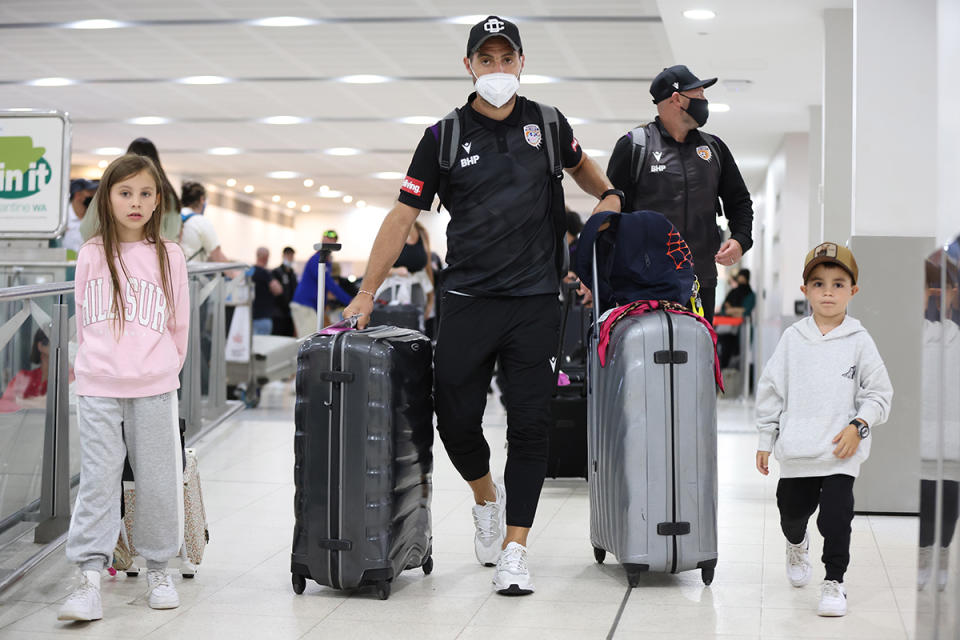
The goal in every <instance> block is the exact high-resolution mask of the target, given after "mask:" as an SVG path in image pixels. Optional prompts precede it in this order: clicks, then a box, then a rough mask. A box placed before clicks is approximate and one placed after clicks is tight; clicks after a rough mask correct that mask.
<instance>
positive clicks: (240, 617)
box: [0, 384, 917, 640]
mask: <svg viewBox="0 0 960 640" xmlns="http://www.w3.org/2000/svg"><path fill="white" fill-rule="evenodd" d="M749 413H750V410H749V407H746V406H744V405H740V404H739V403H736V402H729V403H723V404H722V406H721V411H720V423H721V424H720V427H721V432H722V433H721V436H720V440H719V442H720V444H719V446H720V451H719V461H720V490H719V494H720V522H719V535H720V549H719V557H720V563H719V565H718V567H717V570H716V579H715V581H714V582H713V584H712V586H710V587H704V585H703V584H702V582H701V581H700V576H699V573H698V572H689V573H685V574H680V575H645V576H643V578H642V580H641V583H640V586H639V587H638V588H637V589H635V590H632V591H630V592H629V594H628V590H627V587H626V580H625V577H624V574H623V571H622V569H620V568H619V567H618V566H617V565H616V564H615V563H610V562H609V561H608V564H605V565H597V564H596V563H594V562H593V554H592V551H591V545H590V541H589V525H588V521H589V518H588V502H587V491H586V485H585V484H584V483H582V482H578V481H549V482H548V483H547V486H546V487H545V488H544V491H543V499H542V500H541V503H540V508H539V511H538V513H537V521H536V526H535V528H534V530H533V532H532V535H531V540H530V549H531V553H530V557H529V561H530V565H531V568H532V571H533V572H534V578H535V582H536V586H537V592H536V594H535V595H533V596H531V597H527V598H504V597H500V596H497V595H493V594H492V592H491V586H490V580H491V578H492V570H491V569H489V568H483V567H481V566H479V565H478V564H477V563H476V561H475V559H474V557H473V551H472V540H471V538H472V521H471V518H470V504H471V500H470V496H469V494H468V492H467V490H466V488H465V486H464V484H463V483H462V481H461V480H460V479H459V476H458V475H457V474H456V472H455V471H454V470H453V468H452V466H451V465H450V463H449V461H448V460H447V458H446V456H445V455H444V453H443V448H442V446H441V445H439V444H438V446H437V448H436V450H435V453H436V470H435V473H434V486H435V490H436V491H435V494H434V501H433V518H434V552H435V553H434V559H435V569H434V572H433V574H432V575H430V576H424V575H423V574H422V573H421V572H420V571H418V570H417V571H409V572H405V573H403V574H402V575H401V576H400V577H399V578H398V579H397V580H396V581H395V584H394V587H393V594H392V595H391V597H390V599H389V600H387V601H380V600H378V599H377V597H376V596H375V595H374V594H373V593H372V592H359V593H343V592H337V591H334V590H331V589H327V588H324V587H320V586H317V585H315V584H313V583H311V584H309V585H308V586H307V590H306V592H305V593H304V594H303V595H300V596H297V595H294V593H293V591H292V590H291V586H290V571H289V561H290V542H291V532H292V527H293V514H292V507H291V505H292V501H293V483H292V475H293V474H292V466H293V447H292V442H293V425H292V398H291V395H290V387H289V385H286V386H285V385H281V384H274V385H270V387H268V388H267V389H266V390H265V395H264V398H263V401H262V404H261V407H260V408H259V409H257V410H253V411H246V412H244V413H241V414H239V415H238V416H237V417H235V418H233V419H232V420H231V421H230V423H229V424H228V425H226V426H224V427H221V428H220V429H219V430H217V431H215V432H214V433H212V434H210V435H209V436H207V437H205V438H204V439H203V440H202V441H201V442H200V443H198V445H197V449H198V453H199V456H200V464H201V466H200V469H201V475H202V479H203V492H204V499H205V502H206V507H207V515H208V520H209V525H210V536H211V541H210V545H209V546H208V547H207V551H206V555H205V557H204V562H203V565H202V566H201V569H200V573H199V574H198V575H197V577H196V578H195V579H194V580H181V579H180V578H179V577H177V578H175V580H176V582H177V586H178V589H179V591H180V597H181V601H182V605H181V606H180V608H179V609H176V610H172V611H153V610H151V609H149V608H148V607H147V605H146V603H145V602H144V601H143V599H139V600H136V601H134V600H135V599H136V598H138V597H139V596H141V595H142V593H143V590H144V589H145V580H144V579H143V578H139V579H131V578H127V577H124V576H123V575H121V576H118V577H116V578H110V577H105V578H104V580H103V599H104V616H105V617H104V619H103V620H101V621H99V622H96V623H91V624H66V623H61V622H58V621H57V620H56V612H57V608H58V606H59V605H58V603H59V602H60V601H61V600H62V599H63V598H64V597H65V596H66V595H67V594H68V593H69V592H70V590H71V589H72V586H73V582H72V580H73V579H72V575H73V571H72V569H71V567H70V566H69V565H68V564H67V562H66V560H65V558H64V556H63V553H62V551H61V552H58V553H57V554H55V555H54V556H53V557H52V558H51V559H49V560H48V561H46V562H45V563H43V564H42V565H41V566H39V567H38V568H37V569H35V570H34V571H33V572H32V573H31V574H29V575H28V576H27V577H26V578H25V579H24V580H23V581H21V583H19V584H17V585H15V586H14V587H13V588H12V589H11V590H10V591H8V592H7V593H6V594H4V596H3V597H2V598H0V638H3V639H4V640H6V639H8V638H10V639H13V638H48V637H51V636H62V635H63V634H67V633H69V634H75V635H79V636H94V637H122V638H140V637H149V638H186V637H191V638H210V639H216V638H229V639H230V640H237V639H239V638H309V639H314V638H340V637H350V638H355V639H361V638H416V639H418V640H420V639H430V638H438V639H441V638H460V639H474V638H476V639H483V640H486V639H487V638H497V639H498V640H509V639H511V638H518V639H519V638H522V639H524V640H532V639H537V638H545V639H546V638H549V639H555V638H559V639H564V638H570V639H577V640H580V639H584V638H606V637H609V634H610V633H611V629H612V628H613V627H614V624H615V621H618V622H617V626H616V630H615V634H614V636H615V637H616V638H637V637H643V638H645V639H651V640H653V639H660V638H663V639H666V638H670V639H674V640H675V639H678V638H690V639H697V640H702V639H706V638H728V639H731V640H732V639H734V638H736V639H744V640H745V639H751V638H752V639H758V638H761V637H762V638H764V640H774V639H776V638H870V639H871V640H879V639H883V638H910V637H912V635H913V631H912V630H913V626H914V618H915V608H916V586H915V585H916V547H915V544H914V541H915V540H916V536H917V532H916V526H917V525H916V520H915V519H911V518H889V517H881V518H877V517H870V518H867V517H859V516H858V517H857V518H855V519H854V524H853V528H854V531H853V548H852V557H853V560H852V564H851V567H850V571H849V573H848V575H847V585H848V590H849V593H850V596H849V598H850V612H849V614H848V615H847V617H846V618H838V619H827V618H819V617H817V615H816V604H817V598H818V589H817V586H816V585H815V584H811V585H810V586H808V587H806V588H804V589H794V588H792V587H790V586H789V585H788V584H787V581H786V579H785V577H784V568H783V538H782V536H781V534H780V531H779V526H778V520H777V510H776V505H775V504H774V499H773V495H774V489H775V486H776V480H775V476H776V472H775V470H774V473H772V474H771V475H770V476H769V477H767V478H764V477H762V476H760V475H759V474H758V473H757V472H756V471H755V469H754V450H755V436H754V435H753V433H752V431H751V426H750V424H749ZM486 424H487V433H488V436H489V439H490V441H491V445H492V446H491V449H492V450H493V452H494V461H493V464H494V467H493V468H494V469H502V468H503V460H504V449H503V441H504V424H505V421H504V415H503V413H502V411H501V410H500V408H499V403H497V402H490V403H489V406H488V414H487V422H486ZM811 538H812V548H811V557H813V558H818V557H819V554H820V546H821V545H820V540H819V536H818V535H817V534H816V533H815V532H812V533H811ZM818 575H819V574H818ZM132 601H133V602H132ZM621 608H622V610H621Z"/></svg>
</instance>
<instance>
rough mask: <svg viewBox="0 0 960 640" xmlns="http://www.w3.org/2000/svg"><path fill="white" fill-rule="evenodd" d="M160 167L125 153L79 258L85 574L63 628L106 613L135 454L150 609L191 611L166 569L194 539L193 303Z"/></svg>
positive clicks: (78, 538) (71, 551) (77, 512)
mask: <svg viewBox="0 0 960 640" xmlns="http://www.w3.org/2000/svg"><path fill="white" fill-rule="evenodd" d="M163 184H164V183H163V181H162V179H161V177H160V174H159V172H158V171H157V168H156V166H155V165H154V163H153V162H152V161H151V160H150V159H149V158H145V157H143V156H137V155H129V154H128V155H125V156H123V157H121V158H118V159H117V160H114V161H113V162H112V163H111V164H110V166H109V167H107V170H106V171H105V172H104V174H103V178H102V180H101V182H100V187H99V189H98V192H97V193H98V194H99V195H100V201H101V202H102V203H103V204H102V206H101V207H100V208H99V211H98V214H97V215H98V218H99V220H98V222H99V231H98V233H97V235H96V236H94V237H92V238H91V239H90V240H89V241H88V242H87V243H86V244H84V245H83V246H82V247H81V248H80V252H79V254H78V256H77V272H76V289H75V291H76V302H77V344H78V351H77V358H76V364H75V370H76V376H77V382H76V384H77V396H78V407H77V423H78V430H79V434H80V446H81V452H82V453H81V468H80V491H79V494H78V495H77V502H76V506H75V507H74V511H73V518H72V520H71V522H70V533H69V536H68V538H67V558H69V559H70V561H72V562H76V563H77V564H78V565H79V566H80V569H81V570H82V572H83V575H82V578H81V583H80V587H79V588H78V589H77V590H76V591H75V592H74V593H73V595H71V596H70V597H69V598H68V599H67V601H66V602H65V603H64V605H63V607H62V608H61V609H60V615H59V618H60V619H61V620H98V619H100V618H102V617H103V607H102V605H101V601H100V573H101V571H102V570H103V569H104V567H105V566H106V565H107V564H108V563H109V559H110V557H111V554H112V553H113V549H114V546H115V545H116V543H117V537H118V535H119V533H120V527H121V521H120V491H121V483H120V478H121V474H122V472H123V460H124V455H125V454H127V455H129V457H130V464H131V465H132V467H133V474H134V476H135V477H136V479H137V520H136V523H135V524H134V530H133V541H134V544H135V545H136V547H137V551H138V552H139V553H140V554H141V555H142V556H143V557H144V558H145V559H146V560H147V582H148V584H149V587H150V592H149V594H150V595H149V603H150V606H151V607H152V608H154V609H172V608H174V607H177V606H179V605H180V598H179V596H178V595H177V591H176V589H175V588H174V586H173V580H172V579H171V577H170V576H168V575H167V573H166V566H167V561H168V559H169V558H171V557H173V556H175V555H176V554H177V552H178V551H179V549H180V545H181V542H182V538H183V479H182V474H183V471H182V469H183V466H182V461H181V450H180V433H179V428H178V425H177V393H176V389H177V388H178V387H179V386H180V383H179V380H178V374H179V373H180V369H181V367H182V366H183V361H184V357H185V356H186V352H187V328H188V318H189V311H190V302H189V299H188V294H187V267H186V261H185V260H184V257H183V252H182V251H181V250H180V247H179V246H177V245H176V244H173V243H171V242H165V241H163V240H162V238H161V236H160V223H161V216H160V209H161V208H162V207H161V203H162V202H163V201H164V197H165V195H166V194H165V193H164V186H163Z"/></svg>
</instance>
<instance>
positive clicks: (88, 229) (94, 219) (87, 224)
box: [80, 138, 183, 242]
mask: <svg viewBox="0 0 960 640" xmlns="http://www.w3.org/2000/svg"><path fill="white" fill-rule="evenodd" d="M127 153H128V154H130V153H132V154H135V155H138V156H144V157H147V158H150V161H151V162H153V166H155V167H156V168H157V171H158V172H159V174H160V180H161V181H162V182H163V192H164V204H163V208H162V209H163V215H162V217H161V220H160V235H161V237H162V238H163V239H164V240H169V241H171V242H179V241H180V228H181V227H182V226H183V225H182V222H181V220H180V198H178V197H177V191H176V189H174V188H173V185H172V184H170V180H169V179H168V178H167V174H166V173H165V172H164V170H163V165H161V164H160V154H159V153H158V152H157V147H156V145H154V144H153V142H151V141H150V140H148V139H147V138H137V139H136V140H134V141H133V142H131V143H130V145H129V146H128V147H127ZM90 210H92V211H93V213H94V215H92V216H84V218H83V220H82V221H81V223H80V235H82V236H83V241H84V242H86V241H87V240H89V239H90V238H92V237H93V236H95V235H97V234H99V233H100V228H99V224H100V223H99V220H100V217H99V216H98V215H96V214H97V199H96V196H94V198H93V200H92V201H91V202H90Z"/></svg>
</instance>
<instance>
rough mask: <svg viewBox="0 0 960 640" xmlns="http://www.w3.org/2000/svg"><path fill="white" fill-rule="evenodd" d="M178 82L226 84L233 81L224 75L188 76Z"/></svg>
mask: <svg viewBox="0 0 960 640" xmlns="http://www.w3.org/2000/svg"><path fill="white" fill-rule="evenodd" d="M177 82H179V83H180V84H226V83H228V82H233V81H232V80H231V79H230V78H224V77H223V76H187V77H186V78H180V79H179V80H177Z"/></svg>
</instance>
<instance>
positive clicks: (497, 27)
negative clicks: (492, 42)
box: [483, 18, 506, 33]
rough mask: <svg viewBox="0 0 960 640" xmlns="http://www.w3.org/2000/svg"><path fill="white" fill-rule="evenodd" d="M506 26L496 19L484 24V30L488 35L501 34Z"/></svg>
mask: <svg viewBox="0 0 960 640" xmlns="http://www.w3.org/2000/svg"><path fill="white" fill-rule="evenodd" d="M505 26H506V25H504V24H503V21H502V20H497V19H496V18H490V19H489V20H487V21H486V22H484V23H483V30H484V31H486V32H487V33H500V32H501V31H503V29H504V27H505Z"/></svg>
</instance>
